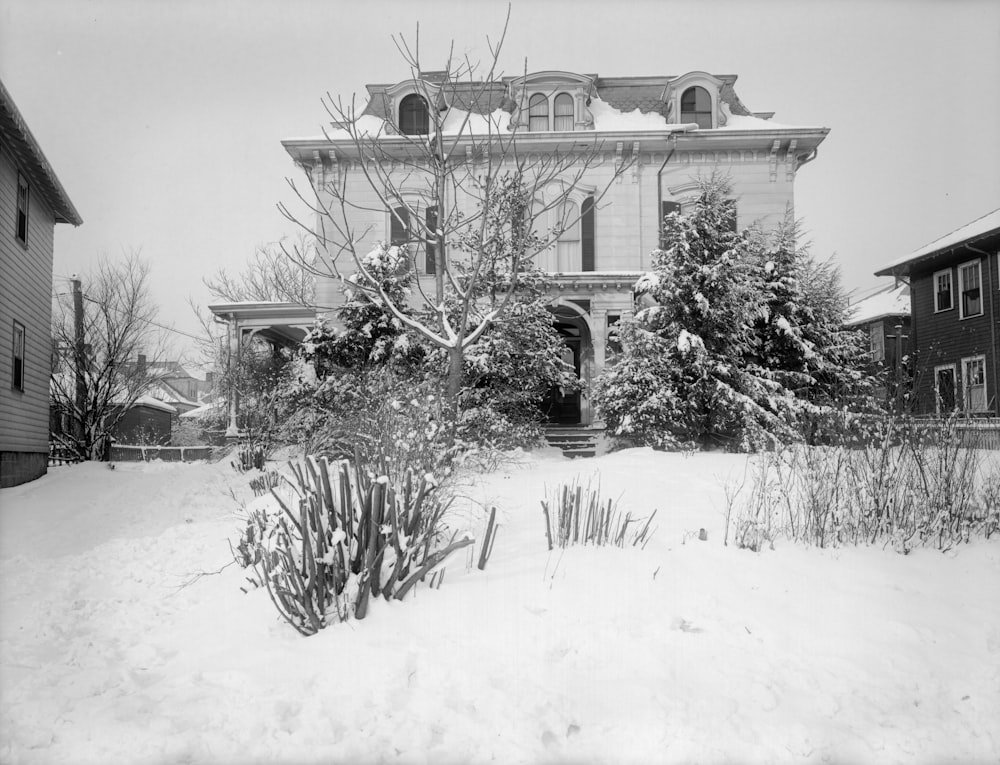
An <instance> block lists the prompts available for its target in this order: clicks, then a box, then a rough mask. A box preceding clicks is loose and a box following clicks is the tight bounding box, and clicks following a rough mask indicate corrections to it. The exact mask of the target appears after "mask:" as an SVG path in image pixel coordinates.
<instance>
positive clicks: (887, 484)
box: [726, 418, 1000, 553]
mask: <svg viewBox="0 0 1000 765" xmlns="http://www.w3.org/2000/svg"><path fill="white" fill-rule="evenodd" d="M960 425H961V423H960V421H959V420H958V419H957V418H952V419H949V420H945V421H944V422H942V423H919V422H910V421H897V420H886V421H885V422H884V423H883V424H882V426H881V430H880V433H879V434H878V437H877V438H876V439H875V440H873V441H872V442H871V443H869V444H868V445H866V446H864V447H861V448H856V449H848V448H845V447H803V446H800V447H795V448H791V449H786V450H783V451H779V452H771V453H767V454H762V455H761V456H760V457H759V459H758V460H757V462H756V468H755V474H754V475H753V476H752V477H751V476H745V477H744V481H743V483H742V485H741V486H739V487H733V486H730V487H727V505H728V509H727V519H726V541H727V543H728V539H729V533H730V530H731V531H732V532H733V541H734V543H735V544H736V545H737V546H738V547H746V548H749V549H752V550H760V549H763V547H764V546H765V545H768V546H769V545H771V544H773V542H774V540H775V539H777V538H779V537H784V538H788V539H791V540H793V541H796V542H805V543H807V544H814V545H816V546H818V547H836V546H840V545H845V544H851V545H857V544H875V543H877V542H882V543H883V544H885V545H889V544H891V545H892V546H893V548H894V549H896V550H897V551H899V552H902V553H907V552H909V551H910V550H911V549H913V548H914V547H918V546H930V547H936V548H938V549H940V550H947V549H950V548H951V547H954V546H955V545H957V544H961V543H963V542H968V541H969V540H970V539H971V538H972V537H975V536H983V537H985V538H987V539H988V538H989V537H990V536H991V535H992V534H993V533H995V532H996V531H997V530H998V528H1000V488H998V486H1000V467H998V465H997V464H996V460H994V459H991V458H990V457H989V456H988V455H989V452H986V451H985V450H980V449H976V448H974V446H973V447H970V446H967V445H965V444H964V443H963V435H962V432H961V427H960ZM748 483H749V484H750V485H749V491H748V492H747V493H746V494H744V489H746V488H747V485H748ZM741 496H743V497H744V499H743V500H742V501H741V502H740V503H738V500H740V497H741Z"/></svg>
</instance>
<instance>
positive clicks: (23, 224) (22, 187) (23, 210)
mask: <svg viewBox="0 0 1000 765" xmlns="http://www.w3.org/2000/svg"><path fill="white" fill-rule="evenodd" d="M14 232H15V234H16V236H17V238H18V240H19V241H20V242H21V243H22V244H27V243H28V181H27V179H26V178H25V177H24V176H23V175H21V174H20V173H18V174H17V220H16V221H15V223H14Z"/></svg>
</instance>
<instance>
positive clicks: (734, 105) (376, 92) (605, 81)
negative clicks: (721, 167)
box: [361, 70, 753, 119]
mask: <svg viewBox="0 0 1000 765" xmlns="http://www.w3.org/2000/svg"><path fill="white" fill-rule="evenodd" d="M689 74H691V73H689ZM687 76H688V75H663V76H652V77H600V76H599V75H596V74H576V73H574V72H561V71H557V70H546V71H542V72H533V73H530V74H527V75H520V76H518V77H505V78H503V79H502V80H500V81H496V82H492V83H488V84H487V83H484V82H482V81H478V82H470V81H449V80H448V78H447V72H424V73H422V75H421V79H422V80H424V81H425V82H427V83H429V84H431V85H433V86H436V87H441V88H442V89H443V90H444V91H445V93H446V98H447V100H448V105H449V106H457V107H458V108H460V109H463V110H465V111H468V112H473V113H474V114H490V113H492V112H494V111H496V110H497V109H500V108H503V105H504V102H505V100H506V99H507V98H508V97H509V94H510V90H511V87H512V86H514V87H520V86H530V85H531V84H532V83H535V82H539V81H544V82H549V81H553V80H558V79H560V78H561V79H565V80H566V82H567V84H571V83H575V84H578V85H583V86H588V85H589V86H591V92H590V95H592V96H596V97H598V98H600V99H601V100H602V101H605V102H607V103H609V104H610V105H611V106H613V107H615V108H616V109H618V110H619V111H622V112H631V111H635V110H636V109H638V110H639V111H640V112H641V113H642V114H649V113H655V114H659V115H661V116H662V117H663V118H664V119H666V117H667V100H666V94H667V88H668V86H669V85H670V84H671V83H672V82H674V81H676V80H680V79H682V78H683V77H687ZM708 76H710V77H712V78H714V79H717V80H720V81H721V82H722V87H721V89H720V97H721V99H722V101H723V102H724V103H726V104H727V105H728V106H729V110H730V112H731V113H732V114H734V115H738V116H744V117H749V116H753V113H752V112H751V111H750V110H749V109H747V107H746V106H744V104H743V102H742V101H740V99H739V96H737V95H736V91H735V90H734V89H733V84H734V83H735V82H736V77H737V75H735V74H719V75H708ZM399 84H400V83H381V84H370V85H367V86H366V88H367V90H368V94H369V101H368V105H367V106H366V107H365V109H364V111H363V112H362V113H361V116H366V115H367V116H372V117H378V118H380V119H387V118H388V116H389V115H388V112H387V111H386V110H387V107H388V106H389V104H390V100H389V99H387V98H385V97H384V96H385V95H387V94H388V93H389V92H390V91H391V90H392V89H394V88H396V87H397V86H398V85H399Z"/></svg>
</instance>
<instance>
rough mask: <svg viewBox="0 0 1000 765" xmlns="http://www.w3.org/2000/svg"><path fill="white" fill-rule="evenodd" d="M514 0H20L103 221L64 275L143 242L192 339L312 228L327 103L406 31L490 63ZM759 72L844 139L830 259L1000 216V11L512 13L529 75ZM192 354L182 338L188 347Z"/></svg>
mask: <svg viewBox="0 0 1000 765" xmlns="http://www.w3.org/2000/svg"><path fill="white" fill-rule="evenodd" d="M505 12H506V3H503V2H487V1H485V0H477V1H476V2H472V1H471V0H465V1H464V2H460V0H431V1H424V2H419V3H414V2H381V1H376V0H367V1H365V2H360V1H359V2H349V3H348V2H333V1H332V0H324V1H322V2H320V1H316V2H312V1H310V0H281V1H280V2H279V1H278V0H253V2H249V1H246V2H231V1H227V2H224V1H222V0H216V1H211V0H172V1H171V2H167V1H166V0H162V1H161V2H151V1H145V2H139V1H138V0H131V1H128V0H0V79H2V80H3V81H4V83H5V84H6V86H7V88H8V90H9V91H10V92H11V94H12V95H13V97H14V99H15V101H16V103H17V104H18V107H19V108H20V110H21V112H22V113H23V114H24V116H25V118H26V120H27V121H28V124H29V126H30V127H31V130H32V132H33V133H34V134H35V137H36V138H37V139H38V141H39V142H40V143H41V145H42V149H43V150H44V151H45V154H46V156H47V157H48V159H49V161H50V162H51V163H52V164H53V166H54V167H55V169H56V172H57V174H58V175H59V178H60V180H61V181H62V182H63V185H64V186H65V187H66V189H67V191H68V192H69V194H70V197H71V198H72V200H73V202H74V204H75V205H76V207H77V209H78V210H79V211H80V213H81V215H82V216H83V219H84V224H83V226H81V227H80V228H78V229H74V228H72V227H70V226H59V227H57V229H56V231H57V233H56V259H55V272H56V274H57V275H58V276H63V277H65V276H68V275H69V274H71V273H74V272H77V271H84V270H85V269H86V268H87V266H88V265H89V264H90V263H92V262H93V261H94V260H96V259H97V258H98V257H99V256H100V255H101V254H104V253H107V254H110V255H117V254H118V253H120V252H121V251H122V250H129V249H133V248H141V250H142V253H143V255H144V256H146V257H147V258H148V259H149V260H150V261H151V262H152V264H153V280H154V284H155V297H156V299H157V302H158V303H159V305H160V308H161V318H162V320H163V321H165V322H166V323H170V324H174V325H175V326H176V327H177V328H178V329H181V330H184V331H187V332H194V331H196V328H197V322H196V321H195V319H194V316H193V314H192V312H191V310H190V309H189V308H188V305H187V300H188V297H191V298H193V299H194V300H195V302H197V303H199V304H202V305H204V304H205V303H207V302H208V300H209V296H208V292H207V290H206V289H205V288H204V287H203V285H202V284H201V279H202V277H203V276H206V275H210V274H212V273H214V272H215V270H216V269H218V268H225V269H227V270H229V271H233V272H235V271H238V270H239V269H240V268H241V266H242V265H243V263H245V261H246V259H247V258H248V257H249V256H250V255H252V253H253V251H254V249H255V248H256V247H257V246H258V245H262V244H266V243H268V242H273V241H276V240H278V239H280V238H281V237H283V236H286V235H288V234H291V233H293V228H292V227H291V226H290V224H288V223H287V222H286V221H285V220H284V219H283V218H282V217H281V216H280V214H279V213H278V212H277V210H276V207H275V205H276V203H278V202H279V201H285V202H286V203H291V202H293V197H292V195H291V193H290V191H289V190H288V188H287V185H286V183H285V178H286V177H287V176H293V177H295V178H296V179H298V172H299V171H298V170H297V169H296V168H295V167H294V166H293V165H292V163H291V160H290V159H289V157H288V156H287V154H286V153H285V152H284V150H283V149H282V147H281V145H280V143H279V142H280V140H281V139H282V138H288V137H293V136H302V135H314V134H317V133H318V132H319V126H320V124H321V123H323V122H325V121H326V119H327V118H326V114H325V112H324V110H323V108H322V106H321V104H320V98H321V96H322V95H323V94H324V93H325V92H327V91H329V92H330V93H332V94H334V95H338V94H339V95H344V96H347V97H350V95H351V94H352V93H357V94H358V98H359V103H363V101H364V96H365V91H364V85H365V84H366V83H368V82H396V81H399V80H402V79H404V78H405V77H406V76H407V73H408V72H407V69H406V67H405V66H404V64H403V62H402V61H401V59H400V57H399V55H398V53H397V51H396V49H395V46H394V45H393V42H392V39H391V35H392V34H393V33H399V32H402V33H404V34H406V35H408V36H412V34H413V31H414V27H415V25H416V23H417V22H420V43H421V50H422V53H423V58H424V61H425V65H426V66H427V67H428V68H432V69H440V68H443V66H444V57H445V55H446V53H447V50H448V45H449V43H450V42H451V41H452V40H454V41H455V45H456V50H457V51H458V52H465V51H468V52H469V53H470V54H471V55H472V56H473V57H479V58H483V57H485V55H486V46H485V39H486V37H487V35H489V36H490V38H491V39H495V38H496V36H497V35H498V34H499V31H500V29H501V26H502V23H503V18H504V15H505ZM525 59H527V65H528V69H529V70H530V71H534V70H541V69H564V70H569V71H577V72H587V73H596V74H599V75H603V76H630V75H680V74H684V73H685V72H688V71H691V70H695V69H702V70H707V71H709V72H713V73H716V74H737V75H739V81H738V82H737V83H736V92H737V93H738V94H739V96H740V98H741V99H742V100H743V102H744V103H745V104H746V105H747V106H748V107H749V108H750V109H751V110H753V111H774V112H775V118H774V119H775V121H777V122H781V123H786V124H793V125H822V126H825V127H829V128H830V129H831V133H830V135H829V136H828V137H827V139H826V141H825V142H824V143H823V145H822V146H821V147H820V151H819V156H818V158H817V159H816V160H815V161H814V162H813V163H811V164H809V165H807V166H806V167H804V168H803V169H802V170H801V172H800V174H799V175H798V179H797V183H796V214H797V216H798V217H800V218H801V219H802V220H803V223H804V226H805V230H806V232H807V235H808V239H809V240H810V241H811V242H812V247H813V251H814V252H815V253H816V254H818V255H821V256H824V257H825V256H830V255H835V257H836V261H837V262H838V263H839V265H840V266H841V269H842V272H843V276H844V281H845V284H846V286H847V287H849V288H858V289H866V288H870V287H872V286H874V285H876V284H877V283H878V280H876V279H875V277H874V276H872V272H873V271H874V270H875V268H877V267H878V266H879V265H882V264H884V263H886V262H888V261H890V260H893V259H894V258H896V257H898V256H900V255H903V254H906V253H908V252H910V251H912V250H914V249H916V248H918V247H920V246H921V245H923V244H925V243H927V242H929V241H931V240H933V239H936V238H938V237H940V236H942V235H943V234H945V233H947V232H949V231H951V230H952V229H955V228H957V227H959V226H961V225H963V224H965V223H968V222H969V221H970V220H972V219H974V218H977V217H979V216H980V215H983V214H984V213H986V212H988V211H990V210H993V209H995V208H997V207H1000V139H998V136H1000V86H998V85H997V82H998V78H1000V77H998V76H1000V3H997V2H995V1H993V0H982V1H980V0H950V1H949V2H945V1H944V0H941V1H939V2H931V1H930V0H925V1H923V2H921V1H920V0H916V1H914V0H909V1H908V2H903V1H902V0H900V1H899V2H896V1H893V0H874V1H873V0H868V1H867V2H809V3H802V2H793V0H753V1H752V2H707V1H705V0H701V1H700V2H697V1H696V2H688V1H687V0H671V2H665V1H664V0H632V2H628V3H612V2H591V1H590V0H572V1H566V2H562V1H559V2H557V1H555V0H548V1H544V2H540V1H539V0H534V1H533V2H526V0H514V3H513V12H512V19H511V28H510V31H509V33H508V38H507V42H506V45H505V48H504V55H503V58H502V61H503V64H504V68H505V70H506V72H508V73H515V72H517V73H519V72H521V71H523V68H524V61H525ZM180 339H181V340H182V341H183V340H184V339H183V338H180Z"/></svg>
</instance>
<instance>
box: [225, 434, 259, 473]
mask: <svg viewBox="0 0 1000 765" xmlns="http://www.w3.org/2000/svg"><path fill="white" fill-rule="evenodd" d="M235 457H236V458H235V459H234V460H232V461H231V462H230V463H229V464H230V465H232V466H233V469H234V470H236V472H238V473H246V472H249V471H250V470H254V469H257V470H263V469H264V463H265V462H267V450H266V448H265V446H264V444H262V443H260V442H258V441H241V442H240V444H239V446H237V447H236V454H235Z"/></svg>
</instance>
